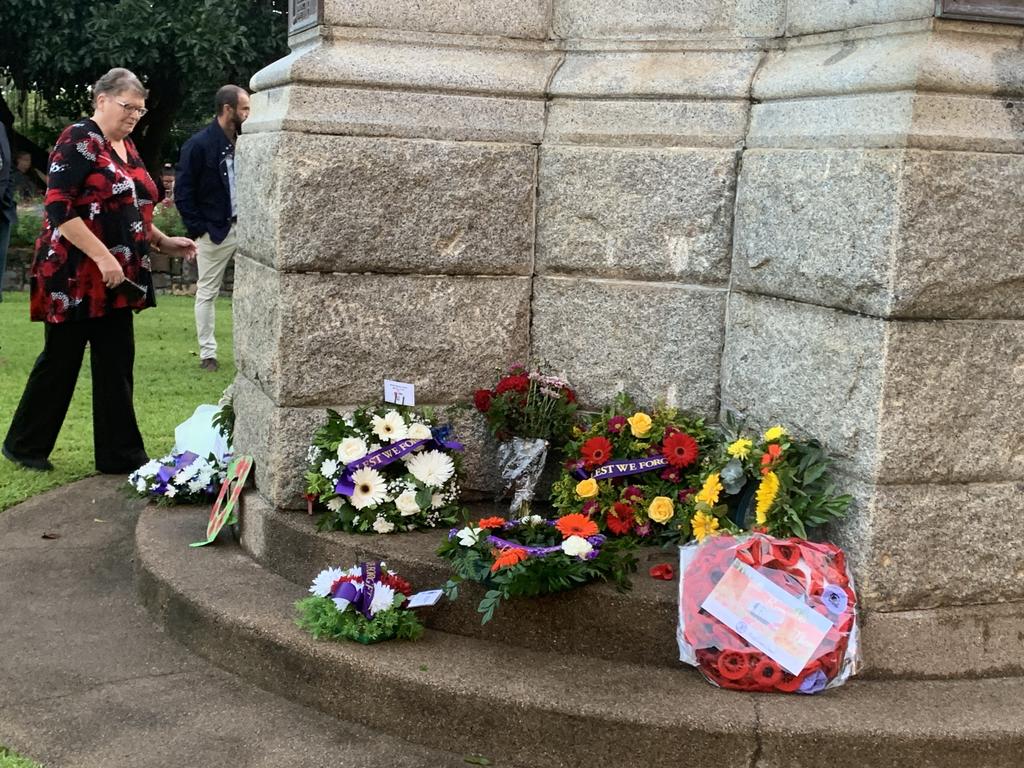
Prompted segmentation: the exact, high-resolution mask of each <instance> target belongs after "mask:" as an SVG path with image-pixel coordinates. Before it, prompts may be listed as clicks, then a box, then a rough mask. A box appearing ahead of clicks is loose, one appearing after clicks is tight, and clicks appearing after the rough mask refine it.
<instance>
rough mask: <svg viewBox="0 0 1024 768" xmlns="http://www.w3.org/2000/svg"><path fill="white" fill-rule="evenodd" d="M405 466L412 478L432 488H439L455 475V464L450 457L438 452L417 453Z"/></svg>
mask: <svg viewBox="0 0 1024 768" xmlns="http://www.w3.org/2000/svg"><path fill="white" fill-rule="evenodd" d="M406 466H407V467H408V468H409V472H411V473H412V476H413V477H415V478H416V479H417V480H419V481H420V482H421V483H423V484H424V485H429V486H431V487H432V488H440V487H441V486H442V485H444V484H445V483H447V482H448V481H449V480H450V479H451V477H452V475H454V474H455V464H454V463H453V462H452V459H451V456H448V455H446V454H443V453H441V452H440V451H424V452H423V453H417V454H416V455H415V456H413V457H412V458H411V459H409V463H408V464H406Z"/></svg>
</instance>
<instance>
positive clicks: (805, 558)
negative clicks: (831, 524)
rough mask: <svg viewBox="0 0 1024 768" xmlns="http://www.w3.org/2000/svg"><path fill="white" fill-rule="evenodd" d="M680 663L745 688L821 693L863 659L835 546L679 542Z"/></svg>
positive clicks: (744, 539) (729, 539) (762, 537)
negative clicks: (681, 545) (680, 545)
mask: <svg viewBox="0 0 1024 768" xmlns="http://www.w3.org/2000/svg"><path fill="white" fill-rule="evenodd" d="M679 571H680V580H679V624H678V629H677V633H676V635H677V639H678V642H679V654H680V659H681V660H682V661H684V662H686V663H687V664H691V665H692V666H695V667H697V669H698V670H700V672H701V674H703V675H704V677H705V678H706V679H707V680H708V681H709V682H711V683H712V684H714V685H717V686H719V687H721V688H729V689H732V690H738V691H761V692H782V693H803V694H813V693H819V692H821V691H823V690H825V689H827V688H833V687H836V686H839V685H842V684H843V683H844V682H845V681H846V680H847V679H848V678H849V677H850V676H851V675H852V674H854V673H855V672H856V670H857V667H858V666H859V664H860V652H859V643H858V626H857V612H856V608H857V606H856V603H857V599H856V593H855V591H854V585H853V579H852V577H851V576H850V572H849V570H848V569H847V566H846V558H845V556H844V554H843V551H842V550H841V549H839V547H836V546H835V545H833V544H825V543H816V542H810V541H806V540H803V539H795V538H794V539H778V538H775V537H773V536H769V535H767V534H763V533H753V534H749V535H744V536H728V535H718V536H711V537H708V538H707V539H705V540H704V542H703V543H701V544H689V545H686V546H683V547H680V569H679Z"/></svg>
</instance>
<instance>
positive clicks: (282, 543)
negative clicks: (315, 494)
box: [242, 492, 679, 666]
mask: <svg viewBox="0 0 1024 768" xmlns="http://www.w3.org/2000/svg"><path fill="white" fill-rule="evenodd" d="M473 511H474V519H477V518H479V517H487V516H488V515H492V514H495V513H496V512H497V510H496V509H494V508H493V507H484V508H476V509H474V510H473ZM447 535H448V532H447V530H444V531H421V532H417V533H410V534H403V535H390V536H367V535H358V534H346V533H340V532H338V531H325V532H318V531H317V530H316V517H313V516H310V515H306V514H303V513H296V512H283V511H280V510H275V509H274V508H273V507H272V506H271V505H270V504H268V503H267V502H266V501H265V500H264V499H263V498H262V497H261V496H260V495H259V494H258V493H255V492H250V493H248V494H247V495H246V498H245V503H244V514H243V516H242V546H243V548H244V549H245V550H246V551H247V552H248V553H249V554H250V555H251V556H252V557H253V558H254V559H255V560H256V561H257V562H259V563H260V564H261V565H263V566H264V567H266V568H267V569H268V570H270V571H272V572H274V573H276V574H278V575H279V576H283V577H284V578H286V579H288V580H289V581H291V582H293V583H295V584H298V585H300V586H302V587H303V588H306V587H308V586H309V583H310V581H312V579H313V577H314V576H316V574H317V573H319V572H320V571H321V570H322V569H323V568H326V567H327V566H329V565H346V566H347V565H351V564H353V563H357V562H360V561H363V560H373V559H379V560H383V561H384V562H386V563H387V564H388V566H389V567H390V568H392V569H393V570H395V571H397V572H398V573H399V574H401V575H402V576H403V577H405V578H407V579H409V580H410V581H411V582H412V584H413V585H414V587H415V588H416V589H431V588H435V587H440V586H442V585H443V584H444V583H445V582H446V581H447V580H448V579H449V578H450V577H451V574H452V571H451V568H450V567H449V565H448V563H447V561H445V560H442V559H441V558H439V557H438V556H437V555H436V554H435V552H436V551H437V547H438V544H440V543H441V541H442V539H443V538H444V537H446V536H447ZM638 557H639V559H640V561H641V562H640V568H639V570H638V571H637V573H636V574H635V576H634V578H633V589H632V590H630V591H629V592H625V593H624V592H620V591H619V590H618V589H616V588H615V587H614V586H613V585H611V584H604V583H597V584H591V585H587V586H586V587H584V588H582V589H576V590H572V591H570V592H563V593H561V594H557V595H545V596H544V597H541V598H538V599H536V600H516V601H509V602H506V603H503V604H502V605H501V607H500V608H499V609H498V611H497V612H496V613H495V616H494V618H493V619H492V620H491V621H490V622H488V623H487V624H486V625H484V626H481V624H480V614H479V613H477V611H476V606H477V604H478V603H479V602H480V598H482V597H483V595H484V592H485V590H484V589H483V588H482V587H480V586H478V585H476V584H472V583H466V584H464V585H462V586H461V587H460V596H459V600H458V601H456V602H454V603H452V602H449V601H447V600H445V601H442V603H441V604H440V605H438V606H437V607H436V608H435V609H433V610H432V613H431V616H430V623H431V626H432V627H433V628H435V629H439V630H442V631H444V632H450V633H452V634H458V635H464V636H466V637H480V638H483V639H486V640H491V641H496V642H503V643H507V644H509V645H514V646H517V647H521V648H533V649H538V650H556V651H559V652H560V653H564V654H573V655H575V654H582V655H586V656H595V657H597V658H604V659H611V660H619V659H621V658H622V652H621V649H622V648H633V649H635V651H634V653H633V661H635V662H637V663H642V664H660V665H662V666H675V665H677V664H678V663H679V651H678V648H677V647H676V640H675V622H676V593H677V590H678V587H679V582H678V581H672V582H667V581H660V580H656V579H652V578H651V577H650V575H649V574H648V573H647V571H648V569H649V568H650V566H651V565H653V564H655V563H659V562H671V563H675V562H677V560H678V557H677V554H676V550H675V548H672V549H669V550H663V549H658V548H655V547H651V548H648V549H645V550H642V551H641V552H640V553H639V555H638Z"/></svg>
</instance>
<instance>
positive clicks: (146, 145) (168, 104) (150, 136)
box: [132, 80, 184, 185]
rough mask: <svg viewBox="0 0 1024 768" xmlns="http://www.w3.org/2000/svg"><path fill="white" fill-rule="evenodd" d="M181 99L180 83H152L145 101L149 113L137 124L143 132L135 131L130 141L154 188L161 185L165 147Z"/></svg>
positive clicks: (182, 94) (152, 81)
mask: <svg viewBox="0 0 1024 768" xmlns="http://www.w3.org/2000/svg"><path fill="white" fill-rule="evenodd" d="M183 96H184V93H183V91H182V84H181V83H178V82H173V83H171V82H160V81H155V80H151V81H150V82H149V98H148V99H147V100H146V106H148V107H149V112H147V113H146V116H145V117H144V118H142V120H141V121H139V125H140V127H141V128H142V130H141V131H140V130H139V129H138V128H137V129H136V131H135V135H133V137H132V138H134V139H135V146H136V147H138V149H139V154H140V155H142V161H143V162H144V163H145V164H146V168H147V169H148V170H149V175H150V176H152V177H153V180H154V181H155V182H156V183H157V185H159V184H160V172H161V170H162V168H163V160H164V156H163V150H164V145H166V144H167V137H168V136H170V134H171V128H172V127H173V125H174V118H175V117H176V116H177V114H178V108H179V106H180V105H181V101H182V97H183Z"/></svg>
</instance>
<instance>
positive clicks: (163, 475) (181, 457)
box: [153, 451, 199, 494]
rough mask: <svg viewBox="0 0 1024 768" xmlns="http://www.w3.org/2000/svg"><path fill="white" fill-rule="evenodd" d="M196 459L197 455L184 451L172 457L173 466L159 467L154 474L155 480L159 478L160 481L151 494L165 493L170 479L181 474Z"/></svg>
mask: <svg viewBox="0 0 1024 768" xmlns="http://www.w3.org/2000/svg"><path fill="white" fill-rule="evenodd" d="M198 458H199V455H198V454H195V453H192V451H185V452H184V453H179V454H178V455H177V456H175V457H174V465H173V466H170V467H167V466H164V467H160V469H159V470H157V473H156V476H157V478H159V480H160V485H158V486H157V487H156V488H155V489H154V491H153V492H154V493H157V494H162V493H163V492H164V491H166V490H167V486H168V485H170V482H171V478H172V477H174V476H175V475H176V474H178V473H179V472H181V470H183V469H185V468H186V467H188V466H191V464H192V462H194V461H195V460H196V459H198Z"/></svg>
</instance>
